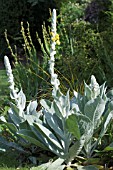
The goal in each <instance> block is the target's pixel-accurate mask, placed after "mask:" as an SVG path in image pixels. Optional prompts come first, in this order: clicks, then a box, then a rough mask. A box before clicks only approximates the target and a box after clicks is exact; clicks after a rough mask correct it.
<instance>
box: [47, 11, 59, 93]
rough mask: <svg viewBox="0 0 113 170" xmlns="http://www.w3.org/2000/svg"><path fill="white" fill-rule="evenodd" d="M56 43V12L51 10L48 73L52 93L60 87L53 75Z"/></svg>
mask: <svg viewBox="0 0 113 170" xmlns="http://www.w3.org/2000/svg"><path fill="white" fill-rule="evenodd" d="M57 42H58V34H57V33H56V10H55V9H53V13H52V23H51V46H50V60H49V65H50V67H49V72H50V74H51V84H52V85H53V92H55V91H57V90H58V88H59V85H60V82H59V80H58V79H57V77H58V75H57V74H55V73H54V65H55V57H54V56H55V54H56V50H55V46H56V43H57Z"/></svg>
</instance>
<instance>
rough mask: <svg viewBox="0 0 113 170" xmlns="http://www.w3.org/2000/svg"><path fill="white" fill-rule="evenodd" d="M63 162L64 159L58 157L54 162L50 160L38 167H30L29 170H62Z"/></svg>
mask: <svg viewBox="0 0 113 170" xmlns="http://www.w3.org/2000/svg"><path fill="white" fill-rule="evenodd" d="M63 162H64V159H61V158H58V159H57V160H56V161H54V162H51V161H50V162H48V163H45V164H42V165H40V166H38V167H32V168H31V169H30V170H63V169H64V167H65V165H62V163H63Z"/></svg>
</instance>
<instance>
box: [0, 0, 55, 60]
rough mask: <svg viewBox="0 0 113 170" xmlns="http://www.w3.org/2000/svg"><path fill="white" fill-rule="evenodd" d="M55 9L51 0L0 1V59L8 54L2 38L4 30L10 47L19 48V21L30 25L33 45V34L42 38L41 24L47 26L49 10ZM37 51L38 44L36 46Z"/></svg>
mask: <svg viewBox="0 0 113 170" xmlns="http://www.w3.org/2000/svg"><path fill="white" fill-rule="evenodd" d="M55 7H56V4H55V2H54V1H53V0H50V1H44V0H43V1H41V0H40V1H36V0H35V1H28V0H19V1H18V0H0V25H1V27H0V57H2V56H3V55H5V54H9V51H8V49H7V45H6V41H5V38H4V31H5V29H6V30H7V32H8V39H9V40H10V43H11V45H13V44H16V45H17V46H21V44H22V38H21V33H20V27H21V24H20V23H21V21H23V22H24V26H25V24H26V22H29V24H30V31H31V35H32V39H33V41H34V43H36V41H35V38H36V36H35V32H36V31H37V32H38V33H39V35H40V37H42V24H43V22H44V21H45V22H46V24H48V18H49V16H50V14H49V9H53V8H55ZM36 47H37V48H38V49H39V48H40V47H39V44H36Z"/></svg>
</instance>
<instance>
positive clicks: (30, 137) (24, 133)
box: [18, 129, 47, 150]
mask: <svg viewBox="0 0 113 170" xmlns="http://www.w3.org/2000/svg"><path fill="white" fill-rule="evenodd" d="M18 134H19V135H20V136H21V137H22V138H24V139H26V140H27V141H29V142H30V143H32V144H35V145H36V146H39V147H41V148H43V149H46V150H47V147H46V145H43V143H41V142H40V141H39V139H38V138H37V136H36V135H35V134H34V133H33V132H32V131H31V130H26V129H22V130H19V131H18Z"/></svg>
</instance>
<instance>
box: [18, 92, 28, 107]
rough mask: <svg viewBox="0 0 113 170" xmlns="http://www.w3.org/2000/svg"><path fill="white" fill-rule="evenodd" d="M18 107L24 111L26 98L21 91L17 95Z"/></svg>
mask: <svg viewBox="0 0 113 170" xmlns="http://www.w3.org/2000/svg"><path fill="white" fill-rule="evenodd" d="M18 105H19V106H20V107H21V109H22V110H24V109H25V106H26V96H25V94H24V93H23V91H22V89H21V90H20V92H19V93H18Z"/></svg>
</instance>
